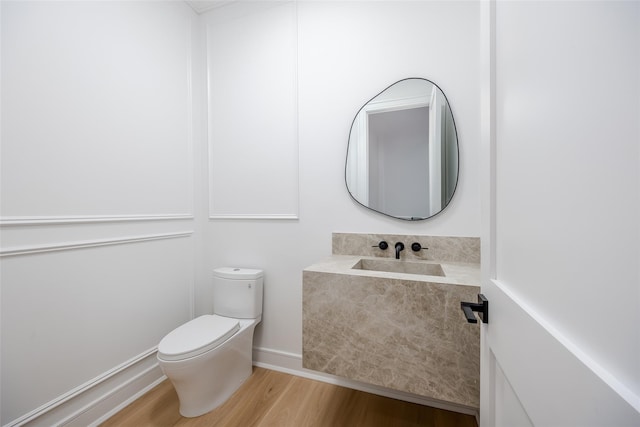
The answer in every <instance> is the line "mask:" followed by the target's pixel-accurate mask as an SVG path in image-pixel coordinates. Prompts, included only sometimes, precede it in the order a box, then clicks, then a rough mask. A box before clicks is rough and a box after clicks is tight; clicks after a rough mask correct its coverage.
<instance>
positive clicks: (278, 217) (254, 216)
mask: <svg viewBox="0 0 640 427" xmlns="http://www.w3.org/2000/svg"><path fill="white" fill-rule="evenodd" d="M209 219H211V220H215V219H275V220H282V219H285V220H297V219H300V217H299V216H298V214H224V215H223V214H220V215H216V214H210V215H209Z"/></svg>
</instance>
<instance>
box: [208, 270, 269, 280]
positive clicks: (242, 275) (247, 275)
mask: <svg viewBox="0 0 640 427" xmlns="http://www.w3.org/2000/svg"><path fill="white" fill-rule="evenodd" d="M262 274H263V273H262V270H256V269H253V268H239V267H220V268H216V269H215V270H213V275H214V276H216V277H221V278H223V279H239V280H241V279H245V280H246V279H258V278H260V277H262Z"/></svg>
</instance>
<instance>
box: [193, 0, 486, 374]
mask: <svg viewBox="0 0 640 427" xmlns="http://www.w3.org/2000/svg"><path fill="white" fill-rule="evenodd" d="M209 13H210V14H214V15H215V14H218V13H220V12H219V11H215V10H214V11H212V12H209ZM258 16H259V15H258ZM209 19H211V18H209ZM255 19H257V18H255ZM297 23H298V26H297V45H298V49H297V77H298V85H297V93H298V97H297V100H298V103H297V107H298V115H297V117H291V119H292V120H296V119H297V121H298V134H297V137H298V140H297V142H298V150H299V171H300V172H299V219H298V220H279V221H276V220H212V221H211V222H210V224H209V226H208V229H207V233H208V243H209V248H208V255H207V261H208V265H206V266H205V267H206V270H207V271H211V269H212V268H214V267H216V266H221V265H239V266H250V267H259V268H263V269H264V270H265V302H264V316H263V322H262V324H261V325H260V326H259V327H258V328H257V331H256V340H255V345H256V346H257V347H258V348H259V349H260V350H261V351H258V353H257V358H258V360H259V361H266V362H268V363H273V364H277V365H279V366H287V367H290V368H295V369H300V368H301V361H300V355H301V352H302V335H301V334H302V331H301V329H302V269H303V268H304V267H306V266H308V265H310V264H312V263H314V262H315V261H318V260H320V259H322V258H324V257H327V256H329V255H330V254H331V233H332V232H363V233H375V232H385V233H400V234H402V233H406V234H427V235H429V234H431V235H456V236H479V235H480V218H479V213H480V205H479V204H480V202H479V198H478V184H477V182H478V165H477V162H476V158H477V154H478V141H477V138H478V135H479V130H480V116H479V111H478V105H479V96H480V93H479V82H478V78H479V60H480V58H479V50H478V34H479V5H478V4H477V3H475V2H300V3H299V4H298V5H297ZM228 43H230V44H231V45H233V43H234V40H232V39H229V40H228ZM218 65H219V66H223V64H222V65H221V64H218ZM406 77H424V78H428V79H430V80H432V81H434V82H436V83H437V84H438V85H439V86H440V87H441V88H442V90H443V91H444V92H445V93H446V95H447V98H448V99H449V102H450V103H451V108H452V110H453V114H454V117H455V120H456V125H457V127H458V137H459V141H460V151H461V172H460V182H459V185H458V190H457V192H456V195H455V196H454V198H453V201H452V202H451V204H450V206H449V207H448V208H447V209H446V210H445V211H444V212H443V213H442V214H440V215H438V216H436V217H435V218H432V219H430V220H427V221H420V222H414V223H412V222H405V221H401V220H395V219H392V218H387V217H384V216H382V215H379V214H376V213H373V212H371V211H369V210H366V209H364V208H362V207H361V206H359V205H358V204H357V203H355V202H354V201H352V200H351V198H350V197H349V194H348V192H347V190H346V187H345V181H344V166H345V157H346V150H347V141H348V136H349V128H350V126H351V122H352V120H353V117H354V116H355V114H356V113H357V112H358V110H359V109H360V107H362V105H363V104H364V103H365V102H367V101H368V100H369V99H371V97H373V96H374V95H376V94H378V93H379V92H380V91H381V90H383V89H384V88H386V87H387V86H388V85H390V84H391V83H394V82H396V81H398V80H400V79H403V78H406ZM251 96H254V97H256V98H257V99H260V97H261V96H263V94H262V93H261V92H260V91H254V92H252V94H251ZM270 102H271V103H272V106H273V108H278V106H279V100H278V99H270ZM251 123H252V122H251V120H250V118H247V122H246V125H247V126H251ZM252 139H253V140H254V141H256V142H257V143H260V144H261V143H263V142H264V135H263V130H262V129H260V130H258V129H255V130H254V137H253V138H252ZM283 154H284V155H289V154H291V153H283ZM279 190H280V189H277V188H276V189H272V191H274V192H277V191H279ZM214 196H215V195H214ZM236 197H238V198H242V197H245V195H243V194H237V195H236ZM200 203H202V204H205V203H206V200H201V201H200ZM209 287H210V282H209V281H208V280H207V281H201V282H198V285H197V291H196V295H197V300H196V311H197V312H198V313H201V312H204V311H206V310H207V309H208V307H209V306H210V302H209V301H210V290H209Z"/></svg>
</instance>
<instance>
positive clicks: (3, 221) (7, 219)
mask: <svg viewBox="0 0 640 427" xmlns="http://www.w3.org/2000/svg"><path fill="white" fill-rule="evenodd" d="M183 219H193V214H188V213H187V214H168V215H68V216H64V215H60V216H58V215H51V216H49V215H45V216H4V217H0V227H15V226H32V225H55V224H86V223H100V222H133V221H173V220H183Z"/></svg>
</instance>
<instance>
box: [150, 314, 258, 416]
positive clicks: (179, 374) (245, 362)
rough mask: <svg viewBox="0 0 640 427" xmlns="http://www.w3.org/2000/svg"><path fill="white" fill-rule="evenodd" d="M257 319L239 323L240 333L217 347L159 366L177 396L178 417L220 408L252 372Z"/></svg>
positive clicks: (196, 414) (161, 363)
mask: <svg viewBox="0 0 640 427" xmlns="http://www.w3.org/2000/svg"><path fill="white" fill-rule="evenodd" d="M258 321H259V319H242V320H240V330H239V331H238V332H237V333H236V334H235V335H233V336H232V337H231V338H229V339H228V340H227V341H225V342H224V343H222V344H221V345H220V346H219V347H216V348H214V349H212V350H209V351H208V352H206V353H203V354H200V355H198V356H195V357H191V358H188V359H185V360H179V361H172V360H163V359H162V358H161V356H160V355H158V363H159V365H160V368H162V371H163V372H164V374H165V375H166V376H167V378H169V380H170V381H171V383H172V384H173V386H174V388H175V389H176V392H177V394H178V399H179V401H180V414H181V415H182V416H183V417H188V418H192V417H198V416H200V415H204V414H206V413H207V412H210V411H212V410H214V409H215V408H217V407H218V406H220V405H222V404H223V403H224V402H226V401H227V399H229V397H231V395H232V394H233V393H234V392H235V391H236V390H238V388H239V387H240V385H242V383H243V382H244V381H245V380H246V379H247V378H249V376H250V375H251V373H252V372H253V364H252V346H253V331H254V329H255V326H256V324H257V323H258Z"/></svg>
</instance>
